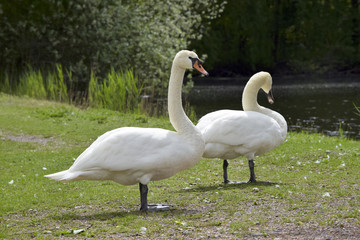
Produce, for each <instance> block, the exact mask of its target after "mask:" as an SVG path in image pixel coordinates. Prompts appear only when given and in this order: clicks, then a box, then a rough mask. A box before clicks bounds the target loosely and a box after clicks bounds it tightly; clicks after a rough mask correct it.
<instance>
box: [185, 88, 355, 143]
mask: <svg viewBox="0 0 360 240" xmlns="http://www.w3.org/2000/svg"><path fill="white" fill-rule="evenodd" d="M243 88H244V86H240V84H237V85H233V84H226V85H219V84H217V85H208V86H205V85H200V86H197V85H195V87H194V88H193V89H192V91H191V93H190V96H189V99H188V100H189V101H190V104H191V106H192V107H194V110H195V112H196V114H197V116H198V117H199V118H200V117H201V116H203V115H205V114H206V113H209V112H212V111H216V110H219V109H234V110H242V104H241V96H242V92H243ZM273 95H274V99H275V103H274V104H272V105H270V104H269V103H268V102H267V99H266V95H265V93H264V92H263V91H262V90H260V91H259V94H258V102H259V104H260V105H262V106H264V107H268V108H271V109H272V110H275V111H277V112H279V113H280V114H282V115H283V116H284V118H285V119H286V121H287V123H288V128H289V131H308V132H316V133H324V134H326V135H330V136H345V137H349V138H352V139H356V140H360V116H359V115H357V114H356V113H357V111H356V109H355V107H354V104H356V105H357V106H360V81H359V82H353V83H342V84H339V83H328V84H325V83H321V84H311V85H309V84H303V85H296V84H292V85H283V84H281V85H275V84H273ZM358 114H359V113H358Z"/></svg>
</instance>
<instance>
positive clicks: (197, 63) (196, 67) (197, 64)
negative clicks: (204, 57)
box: [193, 60, 209, 76]
mask: <svg viewBox="0 0 360 240" xmlns="http://www.w3.org/2000/svg"><path fill="white" fill-rule="evenodd" d="M193 68H195V69H196V70H198V71H199V72H201V73H202V74H204V75H205V76H208V75H209V74H208V72H207V71H205V69H204V68H203V66H202V65H201V63H200V62H199V60H196V61H195V63H194V64H193Z"/></svg>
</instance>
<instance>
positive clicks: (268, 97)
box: [267, 89, 274, 104]
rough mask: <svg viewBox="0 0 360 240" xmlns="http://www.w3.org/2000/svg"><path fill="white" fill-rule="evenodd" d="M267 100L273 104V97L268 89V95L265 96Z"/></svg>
mask: <svg viewBox="0 0 360 240" xmlns="http://www.w3.org/2000/svg"><path fill="white" fill-rule="evenodd" d="M267 99H268V101H269V103H270V104H273V103H274V96H273V94H272V89H270V91H269V93H268V94H267Z"/></svg>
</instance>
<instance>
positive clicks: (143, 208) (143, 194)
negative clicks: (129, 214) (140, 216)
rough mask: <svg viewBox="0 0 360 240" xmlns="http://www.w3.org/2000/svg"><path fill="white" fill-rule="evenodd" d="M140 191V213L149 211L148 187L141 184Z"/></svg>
mask: <svg viewBox="0 0 360 240" xmlns="http://www.w3.org/2000/svg"><path fill="white" fill-rule="evenodd" d="M139 189H140V202H141V207H140V211H147V210H148V204H147V194H148V187H147V185H144V184H141V183H139Z"/></svg>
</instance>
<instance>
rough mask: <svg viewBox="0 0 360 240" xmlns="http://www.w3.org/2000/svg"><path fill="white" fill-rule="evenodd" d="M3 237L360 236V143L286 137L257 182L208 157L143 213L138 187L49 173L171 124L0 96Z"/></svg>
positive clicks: (165, 185)
mask: <svg viewBox="0 0 360 240" xmlns="http://www.w3.org/2000/svg"><path fill="white" fill-rule="evenodd" d="M0 126H1V128H0V138H1V143H0V191H1V193H0V200H1V205H0V222H1V229H0V238H2V239H5V238H6V239H30V238H35V239H53V238H79V239H85V238H86V239H99V238H101V237H102V238H107V239H124V238H140V239H142V238H143V239H148V238H156V239H176V238H177V239H199V238H218V239H236V238H237V239H263V238H264V239H265V238H266V239H274V238H280V239H291V238H300V239H301V238H305V239H314V238H316V237H321V239H326V238H331V239H359V238H360V230H359V229H360V220H359V219H360V202H359V201H360V174H359V173H360V142H358V141H351V140H346V139H339V138H334V137H325V136H322V135H315V134H305V133H301V134H296V133H289V134H288V137H287V140H286V142H285V143H283V144H282V145H281V146H280V147H278V148H277V149H275V150H273V151H271V152H269V153H267V154H265V155H264V156H261V157H259V158H257V161H256V162H255V164H256V165H255V167H256V168H255V172H256V174H257V179H258V180H263V181H272V182H277V183H278V185H269V184H261V183H257V184H238V185H224V184H222V161H221V160H207V159H202V160H201V161H200V162H199V163H198V164H197V165H196V166H195V167H193V168H191V169H188V170H186V171H183V172H180V173H178V174H177V175H175V176H173V177H172V178H170V179H167V180H163V181H158V182H152V183H150V184H149V190H150V192H149V196H148V200H149V202H150V203H169V204H171V205H173V207H172V208H171V210H170V211H163V212H149V213H143V212H140V211H139V210H138V209H139V203H140V200H139V190H138V186H137V185H133V186H122V185H119V184H116V183H113V182H107V181H104V182H96V181H80V182H71V183H68V184H62V183H59V182H56V181H52V180H49V179H47V178H45V177H43V176H44V175H45V174H49V173H54V172H57V171H60V170H65V169H67V168H69V167H70V166H71V165H72V163H73V160H74V159H75V158H76V157H77V156H78V155H79V154H80V153H81V152H82V151H83V150H85V149H86V148H87V147H88V146H89V145H90V144H91V143H92V142H93V141H94V140H95V139H96V138H97V136H99V135H101V134H103V133H105V132H106V131H108V130H111V129H114V128H117V127H122V126H139V127H161V128H167V129H172V127H171V125H170V123H169V121H168V119H167V118H163V119H162V118H150V117H147V116H145V115H141V114H125V113H118V112H113V111H110V110H98V109H88V110H82V109H79V108H75V107H73V106H69V105H65V104H59V103H54V102H48V101H38V100H33V99H28V98H18V97H11V96H8V95H4V94H2V95H1V94H0ZM229 163H230V165H229V178H230V179H231V180H238V181H246V180H247V179H248V178H249V169H248V165H247V161H246V160H245V159H244V158H239V159H236V160H233V161H229Z"/></svg>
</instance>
